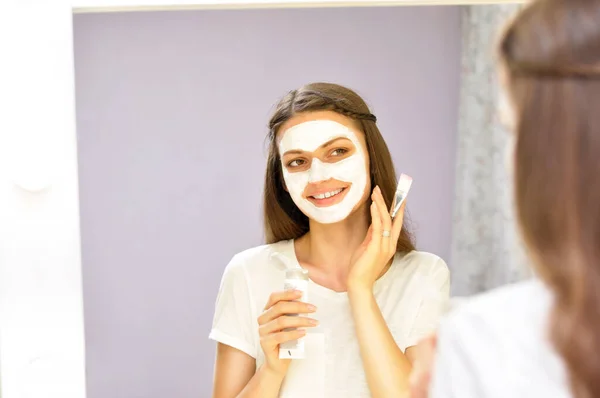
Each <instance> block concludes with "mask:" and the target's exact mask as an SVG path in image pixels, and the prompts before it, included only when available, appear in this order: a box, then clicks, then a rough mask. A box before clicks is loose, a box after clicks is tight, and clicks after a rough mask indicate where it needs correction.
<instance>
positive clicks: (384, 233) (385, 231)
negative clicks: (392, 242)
mask: <svg viewBox="0 0 600 398" xmlns="http://www.w3.org/2000/svg"><path fill="white" fill-rule="evenodd" d="M381 236H383V237H384V238H389V237H390V236H392V234H391V232H390V231H387V230H384V231H383V232H382V233H381Z"/></svg>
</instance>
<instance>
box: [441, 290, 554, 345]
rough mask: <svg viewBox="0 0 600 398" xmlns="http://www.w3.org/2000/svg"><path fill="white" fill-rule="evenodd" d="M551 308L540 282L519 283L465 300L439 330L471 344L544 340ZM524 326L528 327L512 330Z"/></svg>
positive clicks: (548, 292)
mask: <svg viewBox="0 0 600 398" xmlns="http://www.w3.org/2000/svg"><path fill="white" fill-rule="evenodd" d="M551 304H552V296H551V293H550V291H549V290H548V289H547V288H546V286H545V285H544V284H543V283H542V282H541V281H539V280H536V279H533V280H529V281H525V282H519V283H515V284H511V285H507V286H503V287H500V288H496V289H493V290H490V291H488V292H486V293H482V294H479V295H476V296H473V297H472V298H469V299H466V300H465V301H464V303H463V304H461V305H460V306H459V307H458V308H457V309H455V310H453V311H452V312H451V313H450V314H449V315H448V316H447V317H446V319H444V320H443V321H442V330H446V331H447V332H448V333H450V334H452V335H455V336H462V338H465V339H470V341H473V340H472V339H476V340H488V342H489V340H492V339H497V338H501V339H502V340H503V341H511V340H512V343H513V344H518V341H520V340H524V339H525V340H535V339H538V338H542V339H543V335H544V330H545V324H546V320H547V315H548V313H549V311H550V306H551ZM524 324H526V325H529V327H528V328H519V327H515V326H517V325H524Z"/></svg>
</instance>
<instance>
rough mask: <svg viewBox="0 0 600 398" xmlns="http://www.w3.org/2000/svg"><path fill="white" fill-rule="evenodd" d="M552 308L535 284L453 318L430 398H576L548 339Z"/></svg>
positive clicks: (506, 291) (446, 322) (476, 303)
mask: <svg viewBox="0 0 600 398" xmlns="http://www.w3.org/2000/svg"><path fill="white" fill-rule="evenodd" d="M551 306H552V294H551V292H550V291H549V290H548V289H547V288H546V287H545V286H544V285H543V284H542V282H540V281H538V280H533V281H528V282H522V283H518V284H514V285H509V286H506V287H502V288H499V289H496V290H493V291H490V292H487V293H484V294H482V295H480V296H476V297H474V298H472V299H469V301H468V302H467V303H465V304H463V305H461V306H460V307H459V308H458V309H456V310H455V311H453V312H451V313H450V314H449V315H448V317H447V318H446V319H443V320H442V321H441V324H440V330H439V333H438V346H437V355H436V363H435V366H434V370H433V376H432V384H431V389H430V395H429V396H430V398H459V397H460V398H507V397H510V398H538V397H540V398H568V397H571V394H570V392H569V388H568V381H567V376H566V371H565V368H564V365H563V362H562V360H561V358H560V357H559V356H558V354H557V353H556V352H555V350H554V349H553V348H552V345H551V343H550V341H549V339H548V332H549V329H548V327H547V325H548V316H549V313H550V309H551ZM590 355H597V354H596V353H590Z"/></svg>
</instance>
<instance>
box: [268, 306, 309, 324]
mask: <svg viewBox="0 0 600 398" xmlns="http://www.w3.org/2000/svg"><path fill="white" fill-rule="evenodd" d="M316 310H317V309H316V308H315V306H313V305H311V304H307V303H303V302H301V301H279V302H277V303H275V304H274V305H273V306H272V307H271V308H269V309H267V310H266V311H265V312H263V313H262V315H261V316H259V317H258V324H259V325H264V324H266V323H268V322H271V321H272V320H273V319H275V318H279V317H280V316H281V315H286V314H310V313H312V312H315V311H316Z"/></svg>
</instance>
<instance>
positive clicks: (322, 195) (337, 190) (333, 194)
mask: <svg viewBox="0 0 600 398" xmlns="http://www.w3.org/2000/svg"><path fill="white" fill-rule="evenodd" d="M340 192H342V189H336V190H335V191H331V192H325V193H322V194H319V195H313V198H315V199H325V198H331V197H332V196H335V195H337V194H338V193H340Z"/></svg>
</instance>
